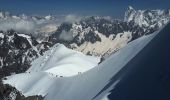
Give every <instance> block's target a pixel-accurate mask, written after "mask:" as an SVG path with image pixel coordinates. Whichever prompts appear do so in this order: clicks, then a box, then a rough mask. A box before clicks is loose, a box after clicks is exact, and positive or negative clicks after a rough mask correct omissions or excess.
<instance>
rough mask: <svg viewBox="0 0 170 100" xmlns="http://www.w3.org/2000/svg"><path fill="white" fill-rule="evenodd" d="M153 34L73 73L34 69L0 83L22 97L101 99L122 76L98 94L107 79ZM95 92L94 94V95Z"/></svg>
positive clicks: (61, 99) (150, 38) (62, 99)
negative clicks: (56, 74) (58, 74)
mask: <svg viewBox="0 0 170 100" xmlns="http://www.w3.org/2000/svg"><path fill="white" fill-rule="evenodd" d="M156 34H157V33H154V34H151V35H148V36H143V37H141V38H139V39H137V40H135V41H133V42H131V43H129V44H128V45H127V46H125V47H124V48H122V49H120V50H119V51H118V52H116V53H115V54H113V55H112V56H111V57H109V58H108V59H107V60H106V61H104V62H103V63H101V64H100V65H99V66H97V67H94V68H93V69H91V70H89V71H87V72H84V73H82V74H78V75H76V76H72V77H52V76H50V75H49V74H48V73H46V72H34V71H33V72H30V73H28V72H27V73H23V74H16V75H12V76H9V77H7V80H4V81H3V82H4V83H5V84H10V85H12V86H14V87H16V88H17V89H18V90H19V91H21V92H22V93H23V94H24V95H25V96H31V95H42V96H45V100H55V99H57V100H70V99H71V100H92V99H94V100H100V99H101V98H103V97H104V96H106V94H108V92H109V91H110V90H111V89H113V88H114V86H115V85H116V84H118V83H119V81H120V80H121V79H118V80H116V81H115V82H114V84H112V86H110V87H109V88H108V89H106V90H105V91H103V92H102V93H100V94H98V93H99V92H100V91H101V90H102V89H103V87H105V86H106V85H107V84H108V83H109V82H110V79H111V78H112V77H113V76H114V75H115V74H116V73H118V72H119V71H120V70H121V69H122V68H123V67H124V66H125V65H126V64H127V63H128V62H129V61H130V60H131V59H132V58H133V57H134V56H135V55H136V54H138V52H140V51H141V50H142V49H143V48H144V47H145V46H146V45H147V44H148V43H149V42H150V41H151V40H152V39H153V38H154V37H155V35H156ZM70 60H72V59H70ZM61 67H62V66H61ZM30 71H31V70H30ZM18 79H19V80H18ZM63 94H64V95H63ZM97 94H98V95H97ZM96 95H97V97H95V96H96Z"/></svg>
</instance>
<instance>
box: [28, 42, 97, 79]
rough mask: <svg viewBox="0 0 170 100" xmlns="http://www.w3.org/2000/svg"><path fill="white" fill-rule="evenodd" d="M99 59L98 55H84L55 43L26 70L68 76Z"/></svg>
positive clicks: (84, 69)
mask: <svg viewBox="0 0 170 100" xmlns="http://www.w3.org/2000/svg"><path fill="white" fill-rule="evenodd" d="M99 61H100V58H99V57H93V56H86V55H84V54H82V53H80V52H77V51H73V50H71V49H68V48H66V47H65V46H64V45H62V44H56V45H54V46H53V47H52V48H51V49H50V50H48V51H47V52H45V54H44V55H43V56H41V57H39V58H38V59H36V60H35V61H33V62H32V66H31V67H30V68H29V69H28V71H27V72H40V71H43V72H47V73H49V74H51V75H55V76H56V75H57V76H65V77H66V76H67V77H68V76H73V75H77V74H78V73H82V72H85V71H87V70H90V69H92V68H93V67H95V66H97V64H98V63H99Z"/></svg>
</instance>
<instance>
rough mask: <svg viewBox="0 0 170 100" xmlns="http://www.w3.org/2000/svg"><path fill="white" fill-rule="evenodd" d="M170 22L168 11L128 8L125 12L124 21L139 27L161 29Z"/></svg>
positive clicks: (169, 12)
mask: <svg viewBox="0 0 170 100" xmlns="http://www.w3.org/2000/svg"><path fill="white" fill-rule="evenodd" d="M169 20H170V10H169V9H166V10H160V9H157V10H135V9H134V8H133V7H131V6H129V7H128V9H127V11H126V12H125V16H124V21H126V22H131V21H132V22H134V23H135V24H136V25H139V26H140V27H149V28H153V27H158V28H160V27H162V26H163V25H165V24H166V23H167V22H168V21H169Z"/></svg>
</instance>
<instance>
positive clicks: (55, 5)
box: [0, 0, 170, 18]
mask: <svg viewBox="0 0 170 100" xmlns="http://www.w3.org/2000/svg"><path fill="white" fill-rule="evenodd" d="M129 5H131V6H133V7H134V8H135V9H169V8H170V0H0V10H3V11H9V12H11V13H14V14H15V13H16V14H21V13H26V14H33V15H34V14H37V15H39V14H40V15H47V14H56V15H57V14H78V15H101V16H112V17H115V18H119V17H123V15H124V12H125V10H126V9H127V7H128V6H129Z"/></svg>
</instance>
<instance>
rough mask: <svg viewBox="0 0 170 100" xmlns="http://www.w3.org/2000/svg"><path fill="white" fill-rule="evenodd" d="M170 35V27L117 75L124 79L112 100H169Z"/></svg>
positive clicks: (112, 95) (115, 90)
mask: <svg viewBox="0 0 170 100" xmlns="http://www.w3.org/2000/svg"><path fill="white" fill-rule="evenodd" d="M169 32H170V23H169V24H168V25H166V26H165V27H164V28H163V29H162V30H161V31H160V32H159V34H158V35H157V36H156V37H155V38H154V39H153V40H152V41H151V42H150V43H149V44H148V45H147V46H146V47H145V48H144V49H143V50H142V51H140V52H139V53H138V54H137V55H136V56H135V57H134V58H133V59H132V60H131V61H130V62H128V64H126V66H125V68H126V69H122V71H121V72H119V73H118V76H122V75H123V77H122V79H121V81H120V82H119V85H117V87H115V88H114V89H113V90H112V91H110V92H109V93H110V94H109V95H108V97H109V100H169V99H170V95H169V93H170V85H169V84H170V74H169V73H170V67H169V65H170V62H169V59H170V54H169V51H170V46H169V45H170V39H169V38H170V34H169Z"/></svg>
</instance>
